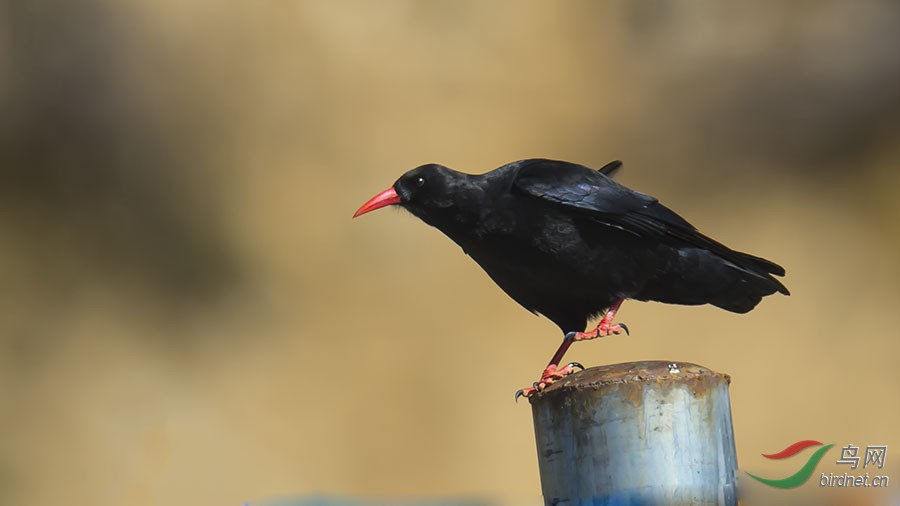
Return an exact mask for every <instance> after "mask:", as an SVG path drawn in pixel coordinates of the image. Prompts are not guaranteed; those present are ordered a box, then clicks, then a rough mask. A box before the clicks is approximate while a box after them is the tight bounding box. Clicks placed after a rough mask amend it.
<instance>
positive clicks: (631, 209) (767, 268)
mask: <svg viewBox="0 0 900 506" xmlns="http://www.w3.org/2000/svg"><path fill="white" fill-rule="evenodd" d="M518 164H519V173H518V175H517V176H516V179H515V181H514V182H513V188H514V190H515V191H518V192H521V193H524V194H526V195H529V196H531V197H536V198H539V199H541V200H543V201H545V202H549V203H552V204H556V205H560V206H563V207H566V208H569V209H572V210H574V211H577V212H580V213H583V214H584V215H586V216H589V217H590V218H591V219H592V220H594V221H596V222H599V223H602V224H604V225H607V226H611V227H616V228H618V229H621V230H624V231H626V232H629V233H631V234H634V235H637V236H639V237H646V238H654V239H657V240H661V241H665V242H669V243H675V244H679V243H680V244H686V245H691V246H696V247H699V248H703V249H706V250H709V251H710V252H712V253H714V254H716V255H718V256H720V257H722V258H723V259H725V260H728V261H730V262H732V263H734V264H735V265H736V266H738V267H740V268H743V269H748V270H750V271H752V272H754V273H755V274H757V275H764V274H763V273H771V274H775V275H778V276H783V275H784V269H783V268H782V267H781V266H779V265H777V264H775V263H773V262H770V261H768V260H765V259H763V258H759V257H756V256H753V255H748V254H746V253H740V252H737V251H734V250H732V249H730V248H728V247H727V246H725V245H723V244H721V243H719V242H717V241H715V240H713V239H710V238H709V237H707V236H705V235H703V234H702V233H700V232H699V231H698V230H697V229H696V228H695V227H694V226H693V225H691V224H690V223H688V222H687V220H685V219H684V218H682V217H681V216H679V215H678V214H676V213H675V212H674V211H672V210H671V209H669V208H668V207H666V206H664V205H662V204H660V203H659V201H658V200H657V199H655V198H653V197H651V196H649V195H645V194H643V193H639V192H636V191H634V190H631V189H629V188H626V187H625V186H622V185H621V184H619V183H617V182H615V181H613V180H612V179H610V178H609V177H607V176H606V175H604V174H602V173H601V172H599V171H595V170H592V169H590V168H588V167H585V166H583V165H577V164H574V163H568V162H561V161H555V160H543V159H533V160H523V161H521V162H518ZM609 165H612V164H608V165H607V166H609ZM760 270H761V271H763V272H762V273H760V272H758V271H760ZM785 291H786V289H785Z"/></svg>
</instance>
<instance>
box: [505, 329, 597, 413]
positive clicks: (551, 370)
mask: <svg viewBox="0 0 900 506" xmlns="http://www.w3.org/2000/svg"><path fill="white" fill-rule="evenodd" d="M567 337H568V336H567ZM576 369H577V370H581V371H583V370H584V366H583V365H581V364H579V363H578V362H569V363H568V364H566V365H565V366H564V367H559V366H556V365H552V364H551V365H548V366H547V368H546V369H544V373H543V374H541V379H540V380H538V381H535V382H534V383H533V384H532V385H531V386H530V387H528V388H522V389H520V390H517V391H516V402H519V397H525V398H528V397H531V396H532V395H534V394H536V393H537V392H540V391H541V390H544V389H545V388H547V387H548V386H550V385H551V384H553V383H554V382H555V381H556V380H559V379H562V378H565V377H566V376H568V375H570V374H575V373H576V372H577V371H576Z"/></svg>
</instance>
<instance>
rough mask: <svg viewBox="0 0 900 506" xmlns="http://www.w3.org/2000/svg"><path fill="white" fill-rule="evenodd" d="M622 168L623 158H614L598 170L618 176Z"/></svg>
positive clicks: (607, 175) (609, 175)
mask: <svg viewBox="0 0 900 506" xmlns="http://www.w3.org/2000/svg"><path fill="white" fill-rule="evenodd" d="M621 168H622V161H621V160H613V161H611V162H609V163H607V164H606V165H604V166H603V167H600V168H599V169H597V172H599V173H601V174H603V175H604V176H606V177H616V172H619V169H621Z"/></svg>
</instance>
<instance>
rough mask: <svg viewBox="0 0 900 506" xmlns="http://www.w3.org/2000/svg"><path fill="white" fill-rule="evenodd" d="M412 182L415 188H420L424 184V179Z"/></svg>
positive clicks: (419, 178) (420, 178)
mask: <svg viewBox="0 0 900 506" xmlns="http://www.w3.org/2000/svg"><path fill="white" fill-rule="evenodd" d="M414 182H415V183H416V187H418V188H421V187H422V185H424V184H425V178H424V177H422V176H419V177H417V178H416V179H415V180H414Z"/></svg>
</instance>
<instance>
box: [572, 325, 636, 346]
mask: <svg viewBox="0 0 900 506" xmlns="http://www.w3.org/2000/svg"><path fill="white" fill-rule="evenodd" d="M622 332H625V335H630V334H629V333H628V326H627V325H625V324H624V323H610V322H605V321H602V320H601V321H600V323H599V324H598V325H597V328H595V329H594V330H592V331H590V332H570V333H569V334H568V335H567V336H566V337H568V336H569V335H571V336H572V340H574V341H587V340H590V339H597V338H598V337H606V336H611V335H613V334H616V335H618V334H621V333H622Z"/></svg>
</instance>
